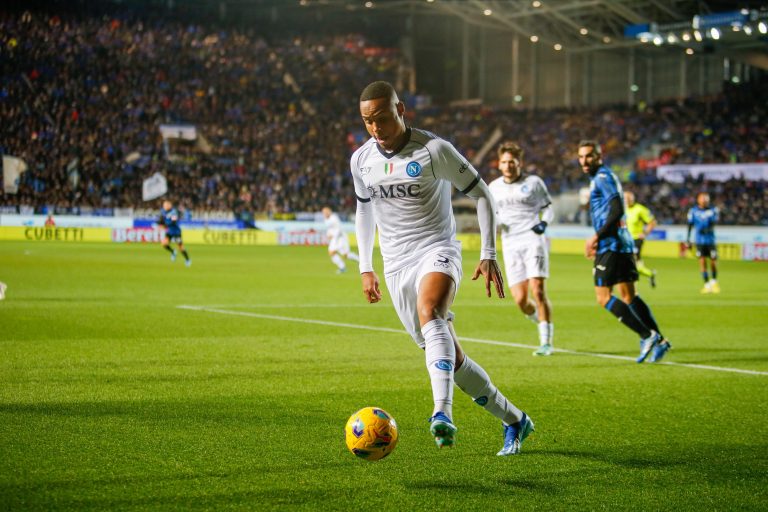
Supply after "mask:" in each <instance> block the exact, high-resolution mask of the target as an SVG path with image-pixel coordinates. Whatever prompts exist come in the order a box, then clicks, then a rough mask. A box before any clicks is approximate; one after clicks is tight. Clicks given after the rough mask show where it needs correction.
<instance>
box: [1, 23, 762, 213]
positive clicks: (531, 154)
mask: <svg viewBox="0 0 768 512" xmlns="http://www.w3.org/2000/svg"><path fill="white" fill-rule="evenodd" d="M401 61H402V59H401V58H399V55H398V52H397V51H396V50H393V49H387V48H380V47H377V46H375V45H374V44H372V43H370V42H368V41H366V40H365V38H363V37H362V36H359V35H343V36H337V37H313V36H305V37H301V38H295V37H294V38H285V39H282V40H280V39H271V40H267V39H266V38H265V37H262V36H260V35H259V34H258V33H257V32H256V31H255V30H253V29H251V30H238V29H232V28H229V29H226V30H224V29H213V28H209V27H205V26H203V25H188V24H181V23H178V22H174V21H170V20H157V21H153V22H150V21H146V20H143V21H142V20H140V19H135V18H122V19H121V18H114V17H88V16H84V17H79V18H67V19H63V18H61V17H58V16H49V15H43V14H40V13H25V14H23V15H21V16H19V15H5V16H0V115H2V119H3V120H4V122H3V123H2V124H0V152H2V153H5V154H10V155H14V156H17V157H20V158H22V159H23V160H24V161H25V162H26V163H27V165H28V167H29V170H28V171H27V172H26V173H24V174H23V175H22V180H21V186H20V189H19V193H18V194H16V195H10V194H5V195H2V196H0V206H12V205H26V206H29V207H32V208H35V209H36V210H37V211H45V210H47V209H51V208H53V209H54V210H55V211H57V212H61V213H63V212H66V211H76V210H77V209H83V208H111V207H146V206H148V205H152V204H151V203H144V202H142V199H141V183H142V180H143V179H145V178H147V177H148V176H150V175H152V174H154V173H155V172H161V173H162V174H164V175H165V176H166V178H167V179H168V182H169V189H170V196H171V197H172V198H173V199H174V200H175V201H176V202H177V203H179V204H181V206H182V207H184V208H185V209H188V210H195V211H220V210H228V211H235V212H236V213H237V215H238V216H240V215H243V216H253V215H269V216H280V215H286V214H293V213H296V212H305V211H317V210H319V209H320V208H321V207H322V206H324V205H330V206H331V207H332V208H334V209H335V210H339V211H341V212H352V211H353V210H354V195H353V194H352V193H351V190H352V186H351V183H350V176H349V169H348V167H349V164H348V162H349V155H350V154H351V153H352V151H353V150H354V149H355V148H356V147H357V146H358V145H359V144H361V143H362V142H363V141H364V140H365V138H366V134H365V133H364V130H363V126H362V123H361V121H360V119H359V113H358V110H357V108H358V105H357V97H358V94H359V91H360V90H361V89H362V87H363V86H364V85H366V84H367V83H368V82H370V81H371V80H373V79H385V80H390V81H393V82H397V79H398V66H400V65H401ZM760 85H762V87H760ZM765 85H766V84H765V83H763V84H757V85H752V86H748V85H743V86H741V87H730V88H726V90H725V91H724V93H723V94H721V95H718V96H716V97H709V98H693V99H688V100H685V101H683V102H664V103H658V104H652V105H640V106H614V107H608V108H605V107H604V108H599V109H598V108H581V109H556V110H546V111H544V110H522V109H512V108H492V107H487V106H469V107H445V106H442V107H440V106H436V107H429V108H426V109H419V110H415V109H409V110H408V114H407V115H408V122H409V123H410V122H413V124H414V125H415V126H418V127H420V128H425V129H428V130H431V131H434V132H435V133H437V134H439V135H441V136H443V137H445V138H447V139H449V140H450V141H451V142H453V143H454V144H455V145H456V146H457V147H458V148H459V149H460V150H461V151H462V152H463V153H464V154H466V155H467V157H469V158H470V159H475V158H477V159H478V163H477V167H478V169H479V170H480V172H481V173H482V174H483V176H484V177H485V178H486V179H492V178H494V177H495V176H496V175H497V173H496V171H495V165H496V162H495V158H496V155H495V152H494V151H493V150H491V151H489V152H488V153H487V154H485V155H479V151H480V149H481V148H482V147H483V145H484V144H485V143H486V141H488V140H489V138H490V137H492V136H493V134H494V132H500V133H501V134H502V137H503V139H509V140H515V141H517V142H518V143H519V144H520V145H521V146H522V147H523V148H524V149H525V150H526V156H525V164H526V166H527V169H528V171H529V172H533V173H536V174H539V175H540V176H542V177H543V178H544V179H545V181H546V182H547V184H548V186H549V188H550V191H551V192H552V193H553V194H558V193H561V192H568V191H576V190H578V189H579V188H581V187H583V186H584V185H585V179H584V176H583V175H582V173H581V171H580V169H579V168H578V166H577V164H576V161H575V159H574V155H575V152H576V146H577V143H578V141H579V140H580V139H584V138H591V139H598V140H600V141H601V142H602V144H603V150H604V153H605V155H606V159H607V161H608V162H609V163H610V164H612V165H614V166H615V167H616V168H617V169H618V170H619V171H620V172H622V175H623V177H625V178H626V179H627V181H629V182H630V183H628V185H627V186H628V187H629V188H631V189H633V190H635V191H636V193H637V195H638V200H639V201H640V202H643V203H645V204H647V205H648V206H650V207H651V208H652V209H653V210H654V211H655V212H656V215H657V217H658V218H659V220H660V221H661V222H662V223H684V222H685V217H684V215H685V211H687V207H688V205H689V204H690V202H691V201H692V198H693V196H694V195H695V193H696V192H697V191H699V190H708V191H709V192H710V193H711V194H712V196H713V198H714V202H715V203H716V204H717V205H718V206H720V207H721V211H722V222H723V223H726V224H768V216H767V215H766V209H765V206H766V204H765V203H766V200H765V193H766V189H765V186H764V182H744V181H742V180H733V181H731V182H726V183H686V184H683V185H673V184H668V183H664V182H660V181H659V180H658V179H656V177H655V172H654V171H655V169H654V166H655V165H658V164H659V163H723V162H733V163H736V162H765V161H768V107H766V105H768V92H766V91H768V87H765ZM161 124H188V125H194V126H195V127H196V130H197V132H198V133H199V134H200V135H201V136H202V137H201V140H200V141H198V142H203V138H204V143H197V144H184V143H179V142H178V141H173V140H172V141H170V143H169V141H164V140H163V139H162V138H161V136H160V131H159V126H160V125H161ZM649 147H662V148H663V150H662V152H661V153H660V154H656V155H648V154H647V151H648V148H649ZM643 151H645V152H646V153H645V154H643V153H642V152H643Z"/></svg>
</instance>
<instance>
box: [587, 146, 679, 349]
mask: <svg viewBox="0 0 768 512" xmlns="http://www.w3.org/2000/svg"><path fill="white" fill-rule="evenodd" d="M579 165H580V166H581V169H582V171H583V172H584V173H585V174H588V175H589V179H590V187H589V190H590V194H589V209H590V212H591V214H592V225H593V226H594V228H595V234H594V235H592V236H591V237H590V238H589V239H588V240H587V245H586V250H585V254H586V256H587V258H590V259H591V258H594V260H595V266H594V268H593V275H594V279H595V296H596V297H597V302H598V303H599V304H600V305H601V306H603V307H604V308H605V309H607V310H608V311H610V312H611V313H612V314H613V315H614V316H616V318H618V319H619V321H620V322H621V323H623V324H624V325H626V326H627V327H629V328H630V329H632V330H633V331H635V332H636V333H637V334H639V335H640V338H641V341H640V355H639V356H638V357H637V362H638V363H642V362H643V361H645V359H646V358H647V357H648V355H651V358H650V361H651V362H655V361H659V360H660V359H661V358H662V357H664V355H665V354H666V353H667V351H669V349H670V348H672V345H671V344H670V343H669V341H668V340H667V339H665V338H664V336H663V335H662V334H661V330H660V329H659V326H658V324H657V323H656V319H655V318H654V317H653V313H651V309H650V308H649V307H648V305H647V304H646V303H645V302H644V301H643V300H642V299H641V298H640V296H639V295H637V293H636V291H635V281H637V279H638V273H637V267H636V265H635V256H634V249H635V246H634V242H633V241H632V237H631V236H630V234H629V231H628V230H627V222H626V213H625V205H624V195H623V192H622V190H621V183H620V182H619V179H618V178H617V177H616V175H615V174H614V173H613V172H612V171H611V170H610V169H609V168H608V167H606V166H604V165H603V155H602V150H601V149H600V144H598V143H597V142H595V141H590V140H585V141H582V142H580V143H579ZM614 286H616V287H617V288H618V290H619V295H620V296H621V300H619V299H618V298H616V296H614V295H613V294H612V292H613V287H614ZM651 352H653V354H651Z"/></svg>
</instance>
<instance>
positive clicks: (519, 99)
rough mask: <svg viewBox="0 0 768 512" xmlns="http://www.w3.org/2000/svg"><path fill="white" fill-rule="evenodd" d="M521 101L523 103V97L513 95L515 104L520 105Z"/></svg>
mask: <svg viewBox="0 0 768 512" xmlns="http://www.w3.org/2000/svg"><path fill="white" fill-rule="evenodd" d="M521 101H523V97H522V96H520V95H519V94H515V103H520V102H521Z"/></svg>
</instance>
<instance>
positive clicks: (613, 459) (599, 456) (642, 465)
mask: <svg viewBox="0 0 768 512" xmlns="http://www.w3.org/2000/svg"><path fill="white" fill-rule="evenodd" d="M546 454H548V455H562V456H564V457H568V458H574V459H582V460H584V459H586V460H591V461H595V462H602V463H606V464H612V465H614V466H620V467H623V468H629V469H659V468H669V467H675V466H685V465H686V464H687V462H686V461H683V460H671V459H666V458H653V457H642V456H635V457H633V456H631V455H630V456H626V457H617V456H615V455H612V454H609V453H604V452H586V451H575V450H574V451H568V450H552V451H547V452H546Z"/></svg>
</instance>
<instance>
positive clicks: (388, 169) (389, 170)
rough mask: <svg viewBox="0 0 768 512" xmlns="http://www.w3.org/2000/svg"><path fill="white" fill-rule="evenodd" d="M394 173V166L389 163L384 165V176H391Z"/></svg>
mask: <svg viewBox="0 0 768 512" xmlns="http://www.w3.org/2000/svg"><path fill="white" fill-rule="evenodd" d="M394 171H395V164H393V163H391V162H385V163H384V174H392V173H393V172H394Z"/></svg>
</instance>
